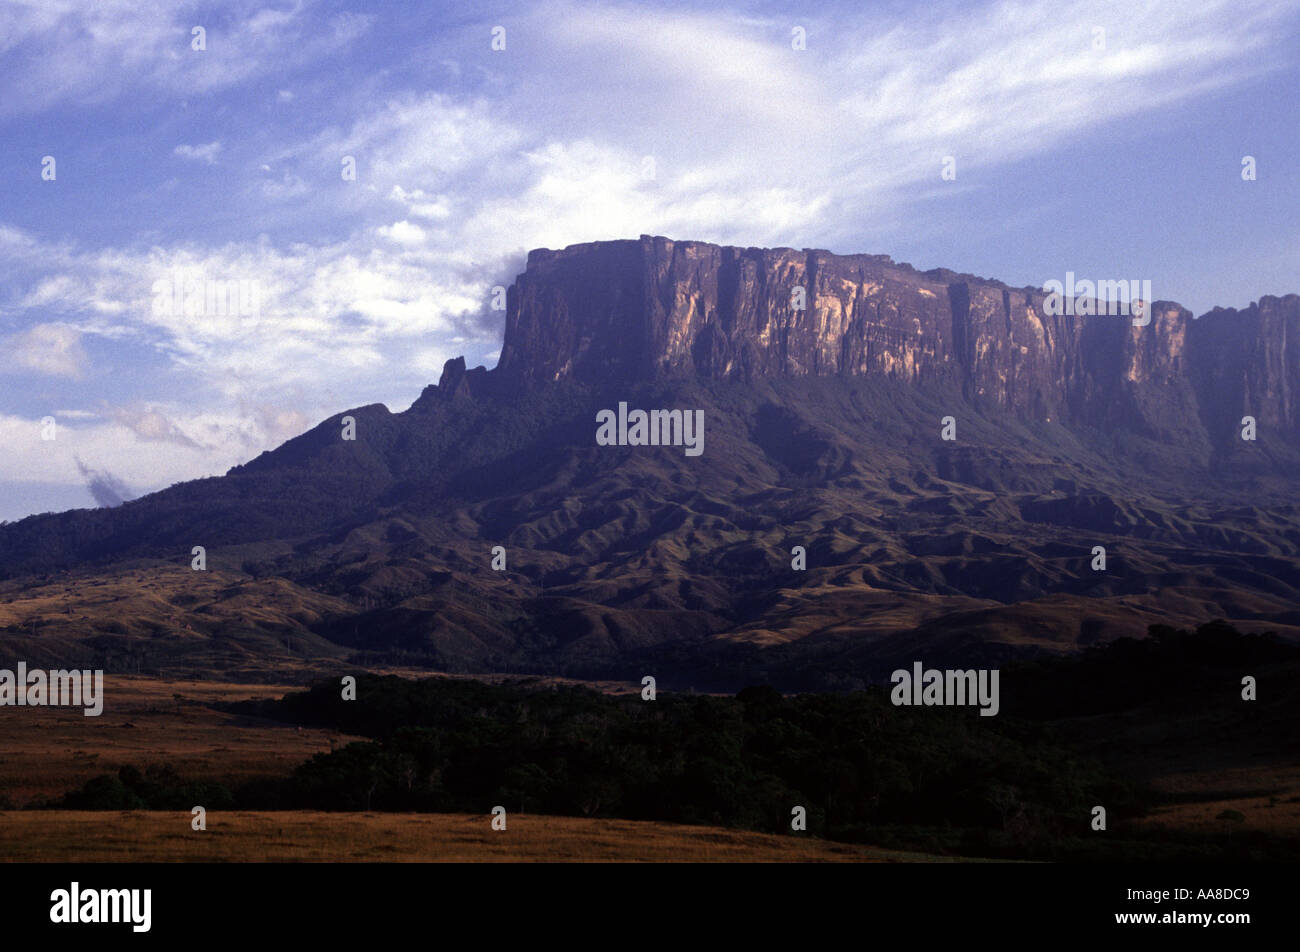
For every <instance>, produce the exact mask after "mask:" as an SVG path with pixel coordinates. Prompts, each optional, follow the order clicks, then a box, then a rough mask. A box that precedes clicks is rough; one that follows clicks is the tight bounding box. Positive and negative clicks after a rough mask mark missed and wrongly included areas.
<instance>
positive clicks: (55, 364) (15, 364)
mask: <svg viewBox="0 0 1300 952" xmlns="http://www.w3.org/2000/svg"><path fill="white" fill-rule="evenodd" d="M88 364H89V358H87V356H86V352H85V349H84V348H83V347H82V346H81V333H80V332H79V331H78V330H77V329H76V328H74V327H70V326H68V325H66V324H36V325H35V326H33V327H30V328H28V329H27V330H26V331H23V332H21V333H18V334H13V335H11V336H10V337H9V338H8V339H6V340H5V341H4V348H3V356H0V371H9V372H16V371H35V372H36V373H41V374H48V375H50V376H53V377H70V378H73V379H76V378H79V377H81V376H82V374H83V373H84V372H85V370H86V367H87V365H88Z"/></svg>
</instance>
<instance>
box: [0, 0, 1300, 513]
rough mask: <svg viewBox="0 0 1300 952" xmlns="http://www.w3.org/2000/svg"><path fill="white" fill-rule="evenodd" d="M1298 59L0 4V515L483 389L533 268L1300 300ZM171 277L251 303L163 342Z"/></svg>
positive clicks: (1232, 44) (251, 9)
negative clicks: (767, 271)
mask: <svg viewBox="0 0 1300 952" xmlns="http://www.w3.org/2000/svg"><path fill="white" fill-rule="evenodd" d="M196 26H201V27H203V29H204V30H205V31H206V33H205V44H206V49H203V50H195V49H192V39H193V33H192V31H193V28H194V27H196ZM497 26H501V27H504V29H505V49H504V50H494V49H492V39H493V36H492V31H493V28H494V27H497ZM796 27H801V28H802V29H803V31H804V32H805V34H806V48H805V49H794V48H793V45H794V44H792V38H793V35H794V34H793V31H794V29H795V28H796ZM1298 27H1300V8H1297V6H1296V5H1295V4H1293V3H1280V2H1277V3H1261V2H1251V0H1237V2H1232V3H1227V2H1218V0H1207V2H1204V3H1198V4H1186V3H1185V2H1184V0H1178V2H1165V0H1156V2H1150V3H1132V2H1129V0H1125V2H1119V3H1081V4H1071V3H1006V2H992V3H960V4H958V3H947V4H945V3H939V4H933V3H924V4H916V5H915V6H913V5H910V4H905V3H862V2H850V3H844V4H816V5H801V4H789V3H781V4H777V3H771V4H749V5H728V4H717V3H707V4H664V3H656V4H637V3H573V2H556V3H550V2H546V3H537V4H527V5H520V4H483V5H479V4H472V5H471V4H427V3H426V4H408V3H393V4H383V5H356V6H349V5H347V4H343V3H331V2H311V0H298V2H294V3H273V2H270V3H241V2H232V3H226V4H222V5H220V6H214V5H210V4H190V3H184V2H179V3H177V2H171V3H152V2H149V0H130V2H117V0H103V2H93V3H92V2H84V3H73V2H62V0H33V2H27V0H17V2H14V0H0V90H2V91H0V142H2V143H3V148H2V149H0V439H3V445H4V447H5V452H4V453H3V454H0V519H16V518H20V517H21V516H23V515H26V514H29V513H32V512H41V511H47V510H58V509H66V508H74V507H81V506H89V505H94V504H95V498H94V497H93V495H92V492H91V490H90V489H89V488H88V484H89V483H94V485H95V487H96V488H97V490H98V492H99V498H100V499H107V498H111V494H112V493H113V492H116V493H117V494H118V495H126V496H135V495H140V494H143V493H145V492H149V491H153V490H155V489H159V488H162V487H164V486H166V485H169V484H171V483H173V482H176V481H179V480H182V479H189V478H195V477H199V476H206V475H214V474H220V473H223V472H225V471H226V470H227V469H228V468H229V467H230V466H232V465H235V464H236V463H239V462H243V461H245V460H247V459H249V458H251V457H253V456H255V455H257V454H258V453H259V452H261V451H262V450H264V449H268V448H270V447H273V446H275V445H278V444H279V443H281V442H283V440H285V439H287V438H289V437H291V436H294V435H296V434H297V433H300V432H302V431H303V430H305V429H307V428H308V427H310V426H312V425H314V424H315V423H316V422H317V421H318V420H319V419H321V418H323V417H325V416H327V415H329V414H331V413H334V412H337V411H339V410H341V409H344V408H347V407H353V406H359V405H362V404H366V403H371V402H382V403H385V404H387V405H388V406H389V408H390V409H393V410H400V409H403V408H405V407H406V406H408V405H409V404H410V402H411V401H412V400H413V399H414V398H415V397H416V396H417V395H418V394H419V392H420V389H421V388H422V387H423V386H424V385H425V384H427V383H429V382H433V381H436V380H437V377H438V374H439V372H440V370H441V367H442V363H443V361H445V360H446V359H448V358H451V357H455V356H458V355H462V354H463V355H465V356H466V358H467V360H468V361H469V363H470V365H471V366H473V365H475V364H479V363H483V364H486V365H487V366H493V365H494V364H495V360H496V354H497V352H498V351H499V349H500V344H501V341H500V335H501V328H502V324H503V315H502V314H501V313H500V312H498V311H493V310H491V309H490V307H489V306H488V305H489V301H490V298H491V289H492V287H493V286H494V285H498V284H509V283H510V281H511V279H512V278H513V276H514V274H516V273H517V272H518V271H519V270H520V269H521V267H522V263H523V259H524V256H525V254H526V252H527V251H528V250H529V249H531V248H535V247H562V246H564V245H567V244H573V243H575V242H580V241H590V240H595V239H602V238H627V237H635V236H637V235H639V234H643V233H649V234H662V235H667V236H669V237H673V238H680V239H687V238H689V239H698V240H706V241H717V242H723V243H729V244H741V245H765V246H772V245H782V246H790V247H795V248H805V247H817V248H828V249H830V250H832V251H837V252H844V253H848V252H869V253H876V254H880V253H884V254H890V255H892V256H893V257H894V258H895V259H896V260H900V261H909V262H911V263H912V264H914V265H916V266H917V267H921V268H931V267H939V266H943V267H950V268H953V269H955V270H961V271H970V272H973V273H975V274H979V275H984V276H988V277H996V278H999V279H1002V280H1005V281H1007V282H1009V283H1011V284H1014V285H1035V286H1041V285H1042V284H1043V283H1044V282H1045V281H1047V280H1049V279H1053V278H1056V279H1063V278H1064V276H1065V273H1066V271H1074V272H1075V273H1076V274H1078V275H1080V276H1081V277H1092V278H1098V277H1100V278H1107V279H1127V278H1134V279H1146V280H1150V281H1151V282H1152V287H1153V292H1154V296H1155V297H1156V298H1159V299H1165V300H1176V301H1178V302H1180V303H1182V304H1184V305H1185V306H1187V307H1189V308H1191V309H1192V310H1193V311H1195V312H1196V313H1202V312H1204V311H1206V310H1208V309H1209V308H1211V307H1212V306H1214V305H1216V304H1221V305H1224V306H1235V307H1241V306H1245V305H1248V304H1249V303H1250V302H1251V301H1253V300H1256V299H1258V298H1259V297H1260V296H1261V295H1264V294H1284V293H1288V292H1294V291H1300V277H1298V275H1297V248H1298V247H1300V242H1298V240H1297V239H1300V219H1298V218H1297V216H1296V210H1297V208H1300V175H1298V174H1297V172H1298V171H1300V145H1297V141H1296V138H1295V130H1296V129H1297V128H1300V121H1298V120H1300V81H1298V77H1297V70H1298V68H1300V67H1298V66H1297V57H1296V55H1295V53H1296V50H1297V47H1298V44H1297V42H1296V40H1297V34H1298V33H1300V30H1298ZM1098 30H1100V31H1102V33H1100V34H1099V33H1098V32H1097V31H1098ZM1099 37H1100V39H1101V40H1103V42H1102V43H1100V44H1098V43H1097V40H1098V38H1099ZM1248 155H1249V156H1253V157H1254V159H1255V162H1256V164H1257V170H1258V171H1257V179H1256V180H1255V181H1243V180H1242V177H1241V162H1242V158H1243V157H1244V156H1248ZM47 156H49V157H52V158H53V159H54V178H53V180H46V179H45V178H43V177H42V169H43V167H44V166H43V162H44V161H45V157H47ZM345 156H351V157H352V158H353V159H355V165H356V178H355V180H345V179H344V177H343V175H342V174H341V173H342V163H343V158H344V157H345ZM946 156H951V157H952V158H953V160H954V161H955V168H956V178H955V179H953V180H945V179H943V178H942V177H941V171H942V168H943V162H944V158H945V157H946ZM175 280H179V281H181V282H182V283H185V282H194V281H205V282H209V284H211V283H214V282H223V283H225V282H235V283H238V282H244V283H245V286H246V287H255V288H256V301H255V304H251V302H249V301H245V302H244V303H245V304H246V305H250V304H251V306H247V307H246V308H245V313H244V314H242V315H240V314H223V313H206V312H205V313H198V314H194V313H191V314H186V313H184V309H183V308H182V309H181V311H180V312H172V313H167V312H166V310H165V309H162V310H160V308H159V306H158V302H157V300H156V299H157V297H158V294H157V288H158V287H159V285H158V282H159V281H164V282H166V281H175ZM234 286H235V285H233V284H232V285H231V287H234ZM49 416H53V417H54V418H55V420H56V421H57V430H56V438H55V439H53V440H42V439H40V435H41V421H42V420H43V419H44V418H46V417H49Z"/></svg>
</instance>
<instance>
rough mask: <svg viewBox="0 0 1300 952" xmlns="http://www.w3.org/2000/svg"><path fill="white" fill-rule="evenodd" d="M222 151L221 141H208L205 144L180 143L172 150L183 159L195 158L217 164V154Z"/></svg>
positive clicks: (195, 159) (197, 160) (173, 153)
mask: <svg viewBox="0 0 1300 952" xmlns="http://www.w3.org/2000/svg"><path fill="white" fill-rule="evenodd" d="M220 152H221V143H220V142H208V143H206V144H205V145H185V144H183V143H182V144H181V145H178V146H177V147H176V148H175V149H173V150H172V155H178V156H180V157H181V158H182V159H193V160H194V161H196V162H206V163H207V164H208V165H216V164H217V155H218V154H219V153H220Z"/></svg>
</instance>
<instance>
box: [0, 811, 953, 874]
mask: <svg viewBox="0 0 1300 952" xmlns="http://www.w3.org/2000/svg"><path fill="white" fill-rule="evenodd" d="M191 819H192V818H191V816H190V814H189V813H173V812H162V811H143V810H140V811H127V812H90V811H75V810H49V811H47V810H41V811H23V812H16V811H9V812H5V813H0V842H2V843H3V846H2V847H0V861H7V862H19V863H24V862H70V863H99V862H119V863H120V862H132V863H137V862H218V863H226V862H241V863H243V862H316V863H322V862H323V863H351V862H361V863H364V862H390V863H391V862H415V863H418V862H717V863H725V862H797V863H809V862H813V863H822V862H858V863H862V862H870V863H891V862H936V861H937V862H947V861H949V860H948V859H947V858H946V857H934V856H928V855H925V854H921V853H905V852H898V851H893V850H883V849H877V848H875V847H869V846H855V845H850V844H845V843H834V842H831V841H829V840H820V839H815V838H812V837H808V836H805V835H800V834H795V833H791V834H789V835H787V836H774V835H770V834H766V833H749V832H744V831H737V830H726V829H721V828H718V827H709V826H681V825H676V824H671V823H650V822H637V821H632V820H601V819H585V818H578V817H555V816H541V815H532V814H522V813H519V814H513V815H510V816H508V817H507V828H506V829H505V830H493V829H492V828H491V820H492V818H491V817H490V816H488V815H482V816H467V815H465V814H421V813H379V814H376V813H320V812H316V811H309V810H294V811H285V812H260V811H244V810H237V811H231V812H209V813H208V815H207V829H206V830H202V831H195V830H193V829H191Z"/></svg>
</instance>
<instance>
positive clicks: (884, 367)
mask: <svg viewBox="0 0 1300 952" xmlns="http://www.w3.org/2000/svg"><path fill="white" fill-rule="evenodd" d="M800 296H802V299H803V305H804V306H803V307H802V308H801V307H799V303H800V302H799V297H800ZM1045 298H1046V294H1045V292H1044V291H1043V290H1041V289H1034V288H1011V287H1008V286H1007V285H1004V284H1002V283H1000V282H997V281H991V280H987V279H982V278H977V277H974V276H972V275H964V274H956V273H954V272H951V271H947V270H944V269H937V270H934V271H926V272H919V271H916V270H915V269H913V268H912V267H910V266H909V265H906V264H900V263H896V262H894V261H893V260H892V259H890V258H889V257H887V256H884V255H836V254H831V253H830V252H827V251H820V250H804V251H795V250H793V249H789V248H775V249H762V248H735V247H721V246H718V245H711V244H705V243H702V242H694V241H671V240H669V239H667V238H660V237H650V236H645V235H643V236H641V238H640V239H638V240H635V241H633V240H625V241H607V242H594V243H590V244H581V245H572V246H570V247H568V248H565V249H564V250H562V251H550V250H538V251H534V252H532V253H531V254H530V255H529V256H528V263H527V267H526V270H525V271H524V273H523V274H521V275H519V277H518V279H517V281H516V282H515V284H514V286H513V287H511V288H510V291H509V294H508V297H507V316H506V332H505V340H504V344H503V347H502V353H501V360H500V364H499V366H498V368H497V370H496V371H494V372H493V373H494V375H498V376H499V377H500V378H501V381H502V383H509V384H510V385H512V386H523V387H536V386H540V385H543V384H545V383H548V382H553V381H557V380H560V379H564V378H576V379H579V380H585V381H590V382H605V381H610V380H635V379H644V378H646V377H651V376H657V375H677V374H692V375H699V376H704V377H715V378H716V377H741V378H753V377H770V376H804V375H883V376H887V377H891V378H896V379H901V380H906V381H909V382H914V383H918V384H928V383H936V384H951V385H953V386H959V387H960V388H961V389H962V392H963V393H964V394H965V396H966V397H967V398H968V399H969V400H971V401H972V402H975V403H978V404H982V405H989V406H992V407H995V408H1000V409H1004V410H1008V411H1011V412H1012V413H1014V414H1016V415H1017V416H1019V417H1022V418H1025V419H1033V420H1041V421H1059V422H1069V423H1078V424H1084V425H1089V426H1095V427H1097V428H1100V429H1106V430H1111V429H1115V428H1117V427H1123V428H1126V429H1131V430H1133V431H1136V432H1138V433H1140V434H1142V435H1145V436H1149V437H1151V438H1155V439H1163V440H1177V441H1180V442H1185V441H1189V440H1190V441H1192V442H1194V443H1195V442H1202V441H1205V440H1209V441H1211V442H1215V443H1217V442H1220V441H1221V440H1223V439H1226V438H1227V437H1228V436H1230V435H1231V434H1232V433H1233V432H1234V428H1235V427H1237V426H1238V425H1239V423H1240V418H1241V416H1242V415H1244V414H1251V415H1253V416H1255V417H1256V418H1257V419H1258V420H1259V421H1260V423H1261V425H1264V424H1267V425H1269V426H1272V427H1276V428H1281V429H1285V430H1288V431H1295V430H1296V429H1297V423H1298V422H1300V421H1298V420H1297V407H1296V398H1295V394H1296V393H1297V389H1298V388H1300V343H1297V340H1298V338H1297V334H1298V332H1300V297H1297V296H1296V295H1294V294H1292V295H1288V296H1287V297H1284V298H1275V297H1265V298H1263V299H1261V300H1260V302H1259V303H1258V304H1255V305H1252V306H1251V307H1250V308H1248V309H1246V310H1244V311H1240V312H1237V311H1232V310H1225V309H1215V310H1214V311H1212V312H1210V313H1209V314H1207V315H1205V316H1203V317H1202V318H1200V319H1199V320H1196V319H1194V318H1193V316H1192V314H1191V313H1190V312H1189V311H1187V310H1186V309H1185V308H1182V307H1180V306H1179V305H1177V304H1175V303H1172V302H1167V301H1157V302H1154V303H1153V304H1151V305H1149V308H1150V315H1151V319H1150V321H1149V323H1147V324H1146V325H1145V326H1134V321H1133V320H1132V319H1131V318H1129V317H1127V316H1112V315H1097V316H1079V315H1075V314H1051V313H1049V309H1048V307H1047V306H1046V302H1045Z"/></svg>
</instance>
